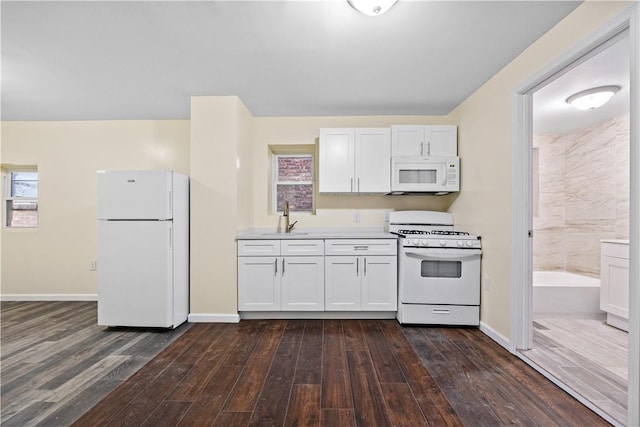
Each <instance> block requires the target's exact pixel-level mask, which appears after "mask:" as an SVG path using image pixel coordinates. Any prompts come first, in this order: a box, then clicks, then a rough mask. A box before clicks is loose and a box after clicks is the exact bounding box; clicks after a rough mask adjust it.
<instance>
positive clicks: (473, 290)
mask: <svg viewBox="0 0 640 427" xmlns="http://www.w3.org/2000/svg"><path fill="white" fill-rule="evenodd" d="M481 254H482V250H481V249H455V248H452V249H435V248H434V249H431V248H410V247H409V248H403V251H402V255H401V261H400V301H401V302H402V303H405V304H455V305H479V304H480V255H481Z"/></svg>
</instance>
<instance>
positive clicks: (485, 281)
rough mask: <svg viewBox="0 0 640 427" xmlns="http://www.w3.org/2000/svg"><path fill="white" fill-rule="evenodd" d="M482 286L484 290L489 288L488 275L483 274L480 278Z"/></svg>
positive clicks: (489, 280)
mask: <svg viewBox="0 0 640 427" xmlns="http://www.w3.org/2000/svg"><path fill="white" fill-rule="evenodd" d="M482 287H483V288H484V290H485V291H488V290H491V279H490V278H489V276H484V278H483V279H482Z"/></svg>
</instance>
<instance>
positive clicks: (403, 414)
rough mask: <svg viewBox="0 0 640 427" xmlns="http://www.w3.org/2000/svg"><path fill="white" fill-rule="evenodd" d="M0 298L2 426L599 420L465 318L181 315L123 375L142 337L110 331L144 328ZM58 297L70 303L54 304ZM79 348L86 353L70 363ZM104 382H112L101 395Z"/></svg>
mask: <svg viewBox="0 0 640 427" xmlns="http://www.w3.org/2000/svg"><path fill="white" fill-rule="evenodd" d="M6 304H9V303H4V302H3V303H2V315H3V318H2V327H3V335H2V358H3V361H2V362H3V364H2V417H3V418H2V425H3V426H5V425H21V426H27V425H43V426H58V425H60V426H63V425H65V426H66V425H75V426H103V425H109V426H124V425H134V426H205V425H208V426H225V427H228V426H331V427H342V426H441V425H451V426H462V425H466V426H497V425H507V424H516V425H526V426H529V425H541V426H553V425H562V426H567V425H569V426H601V425H608V424H607V423H606V422H605V421H604V420H602V419H601V418H600V417H598V416H597V415H595V414H594V413H593V412H591V411H590V410H588V409H587V408H585V407H584V406H583V405H581V404H580V403H578V402H577V401H576V400H574V399H572V398H571V397H570V396H568V395H567V394H566V393H564V392H563V391H561V390H560V389H559V388H557V387H556V386H555V385H553V384H552V383H551V382H549V381H548V380H546V379H545V378H543V377H542V376H541V375H539V374H538V373H537V372H535V371H534V370H533V369H531V368H530V367H529V366H527V365H526V364H525V363H524V362H522V361H521V360H520V359H518V358H517V357H515V356H513V355H511V354H509V353H508V352H507V351H506V350H504V349H503V348H502V347H500V346H499V345H497V344H496V343H494V342H493V341H492V340H490V339H489V338H488V337H486V336H485V335H484V334H483V333H481V332H480V331H479V330H477V329H466V328H431V327H404V326H401V325H399V324H398V323H397V322H396V321H395V320H268V321H267V320H252V321H242V322H241V323H239V324H192V325H186V327H185V328H184V330H179V331H169V332H165V333H161V334H157V333H156V335H159V336H160V337H164V338H165V340H166V342H168V341H172V342H171V343H170V344H169V345H167V346H166V347H165V348H164V349H162V350H161V351H160V352H159V353H158V354H157V356H155V357H154V358H153V359H151V360H149V361H148V362H147V363H146V364H145V365H144V366H142V367H141V368H140V369H139V370H137V372H135V373H134V374H133V375H131V376H130V377H128V378H127V379H126V380H124V381H122V378H121V377H124V376H125V375H124V374H122V372H121V369H122V368H119V366H121V365H122V363H124V362H120V359H119V358H122V357H123V356H129V357H131V356H133V357H135V356H134V355H135V354H137V352H142V353H145V352H148V349H147V344H148V343H149V342H151V341H147V340H150V338H149V336H150V335H147V336H146V337H137V335H135V336H134V335H120V336H117V334H127V333H132V334H149V332H143V331H132V332H129V331H127V332H125V331H120V330H115V331H111V330H103V331H102V333H101V334H99V335H103V336H104V338H97V337H96V336H93V338H89V337H91V336H92V334H90V333H89V332H88V331H87V330H86V328H89V327H91V324H92V322H95V305H94V306H93V307H90V306H83V305H81V304H86V303H48V304H47V305H46V307H45V304H42V305H41V306H37V305H36V306H31V308H29V309H25V308H24V307H20V304H24V303H15V304H13V303H11V304H9V305H6ZM66 304H79V305H75V307H76V309H75V311H74V313H73V314H70V313H69V312H66V314H63V313H65V310H64V307H65V305H66ZM20 308H21V309H20ZM5 310H6V311H5ZM11 311H13V314H14V315H15V314H18V313H16V311H18V312H19V313H21V318H22V322H18V324H19V325H24V326H25V327H24V329H22V331H20V328H19V326H17V325H16V323H15V321H13V320H12V322H14V323H13V324H12V326H11V327H9V326H5V322H6V321H7V319H10V318H11ZM47 311H49V312H53V313H54V316H59V317H58V318H54V319H53V320H51V321H50V322H51V325H43V323H42V319H43V316H45V314H44V313H45V312H47ZM92 311H94V312H93V313H91V312H92ZM28 312H30V313H33V314H34V315H35V317H34V318H33V319H31V318H30V317H29V316H28V314H27V313H28ZM91 316H94V319H93V320H90V319H91ZM60 317H63V318H66V319H67V320H68V321H69V322H70V323H69V324H67V326H66V328H67V329H66V330H64V327H61V326H59V328H60V330H59V331H58V335H55V334H53V333H51V334H45V335H46V337H47V338H45V337H43V334H42V332H41V330H42V329H45V328H50V329H55V327H54V326H53V324H55V323H56V322H58V323H60V324H62V323H64V322H63V321H58V320H57V319H59V318H60ZM38 318H40V320H37V319H38ZM83 322H84V323H83ZM80 324H83V325H84V326H81V325H80ZM93 324H94V325H95V323H93ZM5 328H6V331H7V336H6V337H5V334H4V332H5ZM19 331H20V332H19ZM177 335H180V336H179V337H177V338H176V336H177ZM51 337H55V339H52V338H51ZM156 338H157V336H156ZM47 340H48V341H51V343H50V344H47V345H53V346H55V348H56V349H58V350H56V352H53V353H52V351H51V350H49V349H48V348H47V347H46V346H44V345H43V343H44V342H45V341H47ZM56 340H66V341H65V344H57V345H56ZM104 340H106V341H104ZM116 342H118V343H119V344H115V343H116ZM143 343H146V344H143ZM127 344H128V346H127ZM153 345H154V346H155V347H156V348H157V347H158V345H157V343H156V344H153ZM5 346H6V347H7V349H6V351H5ZM122 347H126V349H127V351H122V350H120V351H119V354H113V353H115V352H118V350H115V351H113V352H112V353H111V354H109V353H110V352H111V351H112V350H114V349H117V348H120V349H122ZM36 348H37V349H38V350H33V349H36ZM41 351H44V352H45V353H41ZM47 352H48V353H47ZM58 352H63V353H61V354H59V353H58ZM46 354H56V355H57V356H54V358H55V360H50V361H49V359H50V356H47V355H46ZM87 354H94V355H95V358H94V359H92V363H89V362H81V361H77V360H76V358H78V355H82V357H80V359H83V360H84V359H89V357H88V356H86V355H87ZM5 360H6V363H7V364H5ZM38 363H40V364H41V365H40V367H39V368H33V367H28V365H35V364H38ZM119 363H120V365H119ZM136 363H137V364H138V365H136V369H137V368H138V367H139V366H140V362H139V361H138V360H136V361H135V362H130V363H129V365H128V366H133V365H135V364H136ZM76 365H82V366H83V367H84V369H80V368H73V366H76ZM7 368H9V369H7ZM29 371H31V372H32V374H31V375H32V376H31V377H30V376H29V375H30V374H28V373H27V372H29ZM92 381H93V383H92ZM107 383H108V384H109V385H110V386H111V388H112V389H113V391H112V392H111V393H109V394H108V395H107V396H106V397H104V398H102V395H100V396H98V394H100V392H104V390H105V389H106V388H107V387H108V386H107ZM96 384H100V385H99V386H97V385H96ZM43 397H44V398H43ZM60 404H62V406H58V407H56V405H60ZM5 412H6V413H5Z"/></svg>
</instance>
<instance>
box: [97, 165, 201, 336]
mask: <svg viewBox="0 0 640 427" xmlns="http://www.w3.org/2000/svg"><path fill="white" fill-rule="evenodd" d="M97 183H98V189H97V193H98V200H97V211H98V264H97V270H98V324H99V325H103V326H134V327H159V328H175V327H177V326H179V325H180V324H182V323H183V322H185V321H186V320H187V315H188V313H189V178H188V177H186V176H184V175H181V174H178V173H175V172H172V171H168V170H144V171H98V176H97Z"/></svg>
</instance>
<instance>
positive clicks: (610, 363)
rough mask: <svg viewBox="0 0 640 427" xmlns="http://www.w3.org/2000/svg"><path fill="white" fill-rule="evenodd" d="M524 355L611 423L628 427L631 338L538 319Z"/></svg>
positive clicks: (576, 322) (598, 325)
mask: <svg viewBox="0 0 640 427" xmlns="http://www.w3.org/2000/svg"><path fill="white" fill-rule="evenodd" d="M533 326H534V330H533V331H534V332H533V349H531V350H527V351H523V352H522V353H523V354H524V355H525V356H526V357H528V358H529V359H530V360H532V361H533V362H535V363H536V364H538V365H539V366H540V367H542V368H544V369H545V370H546V371H547V372H549V373H551V374H552V375H553V376H555V377H556V378H558V379H559V380H560V381H562V382H563V383H564V384H566V385H567V386H569V387H571V388H572V389H573V390H574V391H576V392H577V393H579V394H580V395H581V396H583V397H584V398H586V399H587V400H589V401H590V402H592V403H593V404H595V405H596V406H597V407H599V408H600V409H602V410H603V411H604V412H606V413H607V414H609V415H610V416H611V417H612V418H613V419H615V420H616V421H618V422H619V423H620V424H622V425H624V424H626V422H627V389H628V385H627V382H628V377H629V374H628V357H629V355H628V335H627V333H626V332H624V331H621V330H619V329H616V328H614V327H612V326H609V325H607V324H606V323H605V322H604V321H603V320H594V319H563V318H562V319H536V320H535V321H534V323H533Z"/></svg>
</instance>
